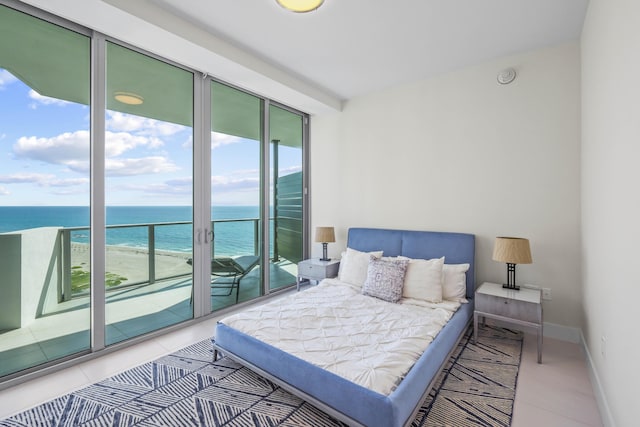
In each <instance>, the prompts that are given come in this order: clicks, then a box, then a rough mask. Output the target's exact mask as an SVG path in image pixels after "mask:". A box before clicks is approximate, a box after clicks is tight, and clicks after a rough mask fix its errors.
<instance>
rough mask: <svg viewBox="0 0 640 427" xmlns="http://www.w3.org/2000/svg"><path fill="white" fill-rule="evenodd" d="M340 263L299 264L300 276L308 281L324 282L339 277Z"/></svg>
mask: <svg viewBox="0 0 640 427" xmlns="http://www.w3.org/2000/svg"><path fill="white" fill-rule="evenodd" d="M339 266H340V263H339V262H335V261H334V262H322V261H316V260H306V261H302V262H300V263H299V264H298V275H299V276H302V277H304V278H306V279H312V280H322V279H325V278H327V277H336V276H337V275H338V267H339Z"/></svg>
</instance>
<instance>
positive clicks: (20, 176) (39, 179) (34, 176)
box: [0, 173, 55, 185]
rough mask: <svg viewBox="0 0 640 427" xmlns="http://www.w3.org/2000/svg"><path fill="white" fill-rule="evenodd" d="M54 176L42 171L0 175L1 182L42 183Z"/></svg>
mask: <svg viewBox="0 0 640 427" xmlns="http://www.w3.org/2000/svg"><path fill="white" fill-rule="evenodd" d="M53 178H55V175H52V174H44V173H16V174H13V175H0V183H2V184H41V185H42V184H43V183H46V182H48V181H49V180H51V179H53Z"/></svg>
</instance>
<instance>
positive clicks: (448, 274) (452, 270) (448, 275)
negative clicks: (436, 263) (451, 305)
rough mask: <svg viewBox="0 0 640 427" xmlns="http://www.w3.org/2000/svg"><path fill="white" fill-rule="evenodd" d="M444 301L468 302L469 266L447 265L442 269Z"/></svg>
mask: <svg viewBox="0 0 640 427" xmlns="http://www.w3.org/2000/svg"><path fill="white" fill-rule="evenodd" d="M442 270H443V272H444V280H443V282H442V299H446V300H450V301H457V302H467V299H466V295H467V274H466V273H467V270H469V264H445V265H444V268H443V269H442Z"/></svg>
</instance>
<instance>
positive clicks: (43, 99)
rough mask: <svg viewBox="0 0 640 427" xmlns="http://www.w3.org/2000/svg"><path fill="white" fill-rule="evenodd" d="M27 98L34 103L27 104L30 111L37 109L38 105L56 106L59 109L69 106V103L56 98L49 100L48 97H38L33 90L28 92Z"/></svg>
mask: <svg viewBox="0 0 640 427" xmlns="http://www.w3.org/2000/svg"><path fill="white" fill-rule="evenodd" d="M29 98H31V99H33V100H34V101H35V102H32V103H31V104H29V107H31V108H32V109H34V110H35V109H36V108H38V104H42V105H57V106H59V107H64V106H65V105H69V104H71V102H69V101H64V100H62V99H58V98H51V97H50V96H45V95H40V94H39V93H38V92H36V91H35V90H33V89H31V90H30V91H29Z"/></svg>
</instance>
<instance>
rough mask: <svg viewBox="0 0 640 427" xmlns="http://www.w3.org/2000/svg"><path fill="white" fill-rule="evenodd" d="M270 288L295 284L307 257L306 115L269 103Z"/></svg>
mask: <svg viewBox="0 0 640 427" xmlns="http://www.w3.org/2000/svg"><path fill="white" fill-rule="evenodd" d="M269 138H270V143H269V150H270V153H269V154H270V155H269V158H270V165H269V185H268V188H269V211H270V218H271V221H270V231H271V233H270V245H269V246H270V258H271V264H272V266H271V268H270V269H269V288H270V289H279V288H282V287H286V286H289V285H291V284H292V283H295V281H296V279H295V275H296V274H297V264H298V262H300V261H301V260H302V259H303V257H304V246H303V244H304V200H305V197H304V184H303V182H304V180H303V176H304V175H303V167H302V166H303V146H304V144H303V141H304V122H303V116H302V115H301V114H299V113H294V112H292V111H289V110H287V109H285V108H282V107H279V106H276V105H270V106H269Z"/></svg>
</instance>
